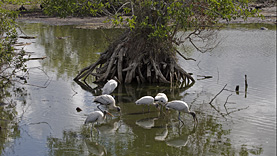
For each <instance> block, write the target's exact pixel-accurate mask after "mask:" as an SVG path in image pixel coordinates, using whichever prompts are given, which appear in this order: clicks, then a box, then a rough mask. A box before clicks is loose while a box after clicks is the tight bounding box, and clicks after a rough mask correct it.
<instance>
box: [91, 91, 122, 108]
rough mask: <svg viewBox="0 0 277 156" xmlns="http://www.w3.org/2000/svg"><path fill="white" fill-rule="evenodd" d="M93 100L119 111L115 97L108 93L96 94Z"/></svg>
mask: <svg viewBox="0 0 277 156" xmlns="http://www.w3.org/2000/svg"><path fill="white" fill-rule="evenodd" d="M94 102H96V103H99V104H100V105H105V106H107V107H109V109H116V110H117V111H120V107H119V106H116V105H115V99H114V98H113V97H112V96H111V95H108V94H104V95H100V96H96V97H95V99H94Z"/></svg>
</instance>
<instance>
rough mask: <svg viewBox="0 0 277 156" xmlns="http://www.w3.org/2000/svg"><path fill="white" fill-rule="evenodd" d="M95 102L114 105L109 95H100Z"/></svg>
mask: <svg viewBox="0 0 277 156" xmlns="http://www.w3.org/2000/svg"><path fill="white" fill-rule="evenodd" d="M94 102H97V103H100V104H102V105H109V104H111V103H112V100H111V98H110V97H109V96H108V95H100V96H97V97H95V99H94Z"/></svg>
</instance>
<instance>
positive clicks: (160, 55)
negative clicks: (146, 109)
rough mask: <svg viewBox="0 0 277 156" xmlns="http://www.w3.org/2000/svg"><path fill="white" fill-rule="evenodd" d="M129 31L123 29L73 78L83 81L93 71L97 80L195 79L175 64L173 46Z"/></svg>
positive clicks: (168, 80) (191, 82) (167, 81)
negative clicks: (95, 58) (97, 56)
mask: <svg viewBox="0 0 277 156" xmlns="http://www.w3.org/2000/svg"><path fill="white" fill-rule="evenodd" d="M132 35H133V34H131V32H126V33H125V34H124V35H123V36H122V37H121V38H119V39H118V40H117V41H116V42H114V43H113V44H112V45H110V47H109V48H108V49H107V50H106V51H105V52H103V53H102V54H101V55H100V57H99V59H98V60H97V61H96V62H95V63H93V64H91V65H90V66H88V67H85V68H83V69H82V70H81V71H80V73H79V74H78V75H77V76H76V77H75V78H74V80H75V81H79V80H80V79H83V80H84V81H85V80H86V78H87V77H88V76H90V75H92V76H94V78H95V82H96V83H98V82H105V81H107V80H109V79H112V78H113V77H117V78H118V80H119V81H120V82H123V83H132V82H137V83H171V84H173V83H175V82H178V83H177V84H184V85H191V84H193V83H194V82H195V80H194V79H193V78H192V76H191V75H190V74H188V73H187V72H186V71H185V70H184V69H183V68H181V67H180V66H179V65H178V64H177V59H176V51H174V50H173V51H172V49H173V48H172V47H170V46H167V45H164V44H160V45H159V43H156V44H155V43H154V44H153V43H152V42H151V41H148V40H147V39H145V38H144V37H143V36H132ZM146 41H147V42H146ZM153 45H156V47H153Z"/></svg>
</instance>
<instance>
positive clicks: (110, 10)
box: [43, 0, 257, 38]
mask: <svg viewBox="0 0 277 156" xmlns="http://www.w3.org/2000/svg"><path fill="white" fill-rule="evenodd" d="M43 2H44V3H43V4H44V5H45V12H46V13H48V14H50V15H58V16H61V17H66V16H84V15H92V16H101V15H107V16H108V17H109V20H110V21H112V23H113V24H114V25H121V26H124V27H127V28H129V29H132V30H133V29H137V30H139V29H147V30H149V31H148V32H149V34H148V37H155V38H173V36H174V35H175V34H176V32H177V30H180V29H183V30H187V29H191V28H192V29H195V30H204V29H210V28H211V27H215V26H218V24H219V21H220V20H226V21H227V22H229V21H231V20H233V19H236V18H239V17H242V18H244V19H247V17H249V16H254V15H255V14H256V13H257V10H255V9H253V10H252V9H251V10H250V9H249V7H248V0H109V1H104V0H100V1H94V0H68V1H66V2H65V1H63V0H44V1H43ZM126 15H128V16H126Z"/></svg>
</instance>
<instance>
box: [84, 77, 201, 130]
mask: <svg viewBox="0 0 277 156" xmlns="http://www.w3.org/2000/svg"><path fill="white" fill-rule="evenodd" d="M117 85H118V82H117V81H116V80H114V79H111V80H109V81H108V82H107V83H106V84H105V85H104V87H103V88H102V95H100V96H96V97H95V99H94V102H95V103H98V104H99V105H98V106H97V108H98V109H99V111H94V112H92V113H91V114H89V115H88V117H87V118H86V120H85V124H88V123H91V124H92V126H94V123H96V122H97V123H99V122H102V121H103V120H104V119H105V117H106V115H110V116H113V115H112V114H111V113H109V112H108V111H103V110H102V109H101V108H100V106H101V105H102V106H106V107H107V108H108V109H115V110H117V111H120V107H119V106H116V104H115V99H114V97H113V96H111V95H110V94H111V93H112V92H113V91H114V90H115V88H116V87H117ZM135 104H136V105H148V112H149V107H150V105H154V106H156V107H159V106H160V109H163V107H165V108H166V109H167V110H168V109H173V110H176V111H179V116H178V119H179V120H180V121H181V122H182V123H183V124H184V122H183V121H182V119H181V117H180V114H181V112H184V113H189V114H191V115H192V117H193V119H194V122H196V123H197V122H198V120H197V118H196V114H195V112H192V111H190V110H189V107H188V105H187V103H186V102H184V101H181V100H173V101H170V102H168V98H167V96H166V94H164V93H158V94H157V95H156V96H155V97H152V96H143V97H141V98H140V99H138V100H137V101H136V102H135Z"/></svg>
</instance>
